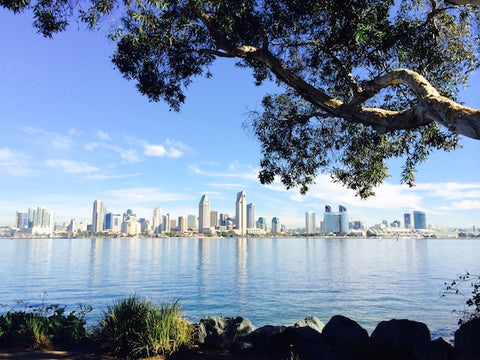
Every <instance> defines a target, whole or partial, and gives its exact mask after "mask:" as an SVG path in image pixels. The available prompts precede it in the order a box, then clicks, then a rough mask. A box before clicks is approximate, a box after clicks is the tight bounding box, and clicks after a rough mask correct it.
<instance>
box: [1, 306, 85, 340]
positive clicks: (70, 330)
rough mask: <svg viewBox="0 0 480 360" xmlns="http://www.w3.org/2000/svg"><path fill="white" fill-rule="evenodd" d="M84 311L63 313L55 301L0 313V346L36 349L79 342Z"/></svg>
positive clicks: (83, 333) (62, 309) (83, 332)
mask: <svg viewBox="0 0 480 360" xmlns="http://www.w3.org/2000/svg"><path fill="white" fill-rule="evenodd" d="M88 311H90V309H89V308H80V311H79V312H76V311H72V312H70V313H69V314H66V312H65V307H61V306H59V305H57V304H53V305H50V306H43V305H42V306H41V307H38V308H36V307H30V308H29V309H28V310H26V311H24V310H11V311H8V312H6V313H5V314H2V315H0V346H1V347H24V348H33V349H39V348H50V347H52V346H64V345H69V346H72V345H74V344H79V343H82V342H83V341H86V339H87V331H86V328H85V325H86V321H85V315H86V313H87V312H88Z"/></svg>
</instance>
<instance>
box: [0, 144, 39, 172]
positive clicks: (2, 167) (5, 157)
mask: <svg viewBox="0 0 480 360" xmlns="http://www.w3.org/2000/svg"><path fill="white" fill-rule="evenodd" d="M27 163H28V157H27V156H26V155H25V154H23V153H20V152H17V151H13V150H11V149H9V148H2V149H0V172H3V173H6V174H8V175H12V176H29V175H33V173H34V172H33V171H32V170H31V169H29V168H27V167H26V165H25V164H27Z"/></svg>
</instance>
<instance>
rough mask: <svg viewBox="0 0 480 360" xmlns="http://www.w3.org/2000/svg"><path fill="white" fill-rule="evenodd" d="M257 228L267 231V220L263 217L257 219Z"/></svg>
mask: <svg viewBox="0 0 480 360" xmlns="http://www.w3.org/2000/svg"><path fill="white" fill-rule="evenodd" d="M257 228H258V229H262V230H263V231H267V219H265V218H264V217H259V218H258V220H257Z"/></svg>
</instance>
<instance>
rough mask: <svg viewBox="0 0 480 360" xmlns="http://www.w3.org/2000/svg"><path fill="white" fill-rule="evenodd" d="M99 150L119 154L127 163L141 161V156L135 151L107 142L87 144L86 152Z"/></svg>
mask: <svg viewBox="0 0 480 360" xmlns="http://www.w3.org/2000/svg"><path fill="white" fill-rule="evenodd" d="M99 148H101V149H106V150H110V151H113V152H115V153H117V154H118V155H119V156H120V158H121V159H122V160H123V161H124V162H126V163H137V162H140V161H141V158H140V155H139V153H138V152H137V151H136V150H135V149H127V148H123V147H121V146H117V145H112V144H109V143H107V142H89V143H87V144H85V150H88V151H95V150H98V149H99Z"/></svg>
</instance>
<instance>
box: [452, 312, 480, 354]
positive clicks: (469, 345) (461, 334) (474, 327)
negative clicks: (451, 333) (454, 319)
mask: <svg viewBox="0 0 480 360" xmlns="http://www.w3.org/2000/svg"><path fill="white" fill-rule="evenodd" d="M455 359H459V360H473V359H476V360H478V359H480V318H479V319H473V320H470V321H469V322H466V323H464V324H462V325H461V326H460V328H459V329H458V330H457V331H455Z"/></svg>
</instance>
